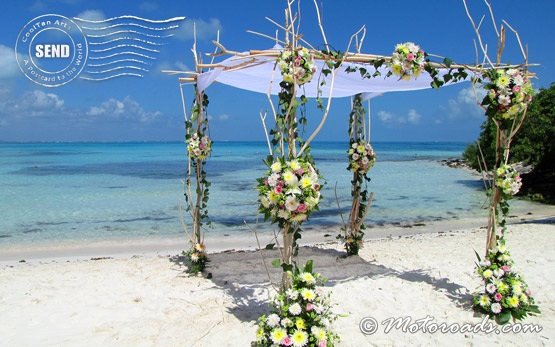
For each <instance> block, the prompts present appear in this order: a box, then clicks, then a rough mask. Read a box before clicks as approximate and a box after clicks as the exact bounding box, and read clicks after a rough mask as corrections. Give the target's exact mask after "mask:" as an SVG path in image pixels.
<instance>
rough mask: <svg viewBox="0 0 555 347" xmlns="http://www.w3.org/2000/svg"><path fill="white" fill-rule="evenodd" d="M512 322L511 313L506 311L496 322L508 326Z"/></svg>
mask: <svg viewBox="0 0 555 347" xmlns="http://www.w3.org/2000/svg"><path fill="white" fill-rule="evenodd" d="M510 320H511V311H505V312H503V313H501V314H500V315H499V316H497V318H496V321H497V323H499V324H501V325H503V324H507V323H508V322H509V321H510Z"/></svg>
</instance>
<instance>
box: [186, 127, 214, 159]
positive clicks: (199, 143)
mask: <svg viewBox="0 0 555 347" xmlns="http://www.w3.org/2000/svg"><path fill="white" fill-rule="evenodd" d="M211 150H212V141H211V140H210V138H209V137H208V136H207V135H203V134H201V133H200V132H194V133H193V134H191V137H190V138H188V139H187V151H188V152H189V156H191V158H193V159H198V160H204V159H206V158H207V157H208V156H209V155H210V151H211Z"/></svg>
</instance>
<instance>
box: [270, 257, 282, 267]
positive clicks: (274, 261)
mask: <svg viewBox="0 0 555 347" xmlns="http://www.w3.org/2000/svg"><path fill="white" fill-rule="evenodd" d="M280 265H281V259H278V258H276V259H274V260H272V266H273V267H275V268H278V267H280Z"/></svg>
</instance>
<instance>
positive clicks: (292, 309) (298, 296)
mask: <svg viewBox="0 0 555 347" xmlns="http://www.w3.org/2000/svg"><path fill="white" fill-rule="evenodd" d="M324 282H325V281H324V280H323V279H322V277H321V276H320V274H315V273H313V272H312V260H309V261H308V262H307V263H306V265H305V266H304V268H302V269H300V270H299V269H298V268H296V269H295V272H294V274H293V286H292V287H291V288H290V289H288V290H287V291H286V292H284V293H279V294H278V295H277V296H276V297H275V298H274V300H273V302H272V313H271V314H269V315H267V316H266V315H263V316H261V317H260V318H259V319H258V330H257V333H256V344H257V346H295V347H302V346H317V347H326V346H328V347H330V346H334V345H336V344H337V342H339V337H338V336H337V335H336V334H334V333H333V332H332V331H331V329H330V325H331V323H332V322H333V321H335V320H336V319H337V315H336V314H334V313H333V312H332V311H331V304H330V294H329V293H326V292H324V290H323V289H322V288H321V287H319V286H320V285H322V284H323V283H324Z"/></svg>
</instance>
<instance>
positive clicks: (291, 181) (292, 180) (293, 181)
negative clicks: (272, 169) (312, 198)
mask: <svg viewBox="0 0 555 347" xmlns="http://www.w3.org/2000/svg"><path fill="white" fill-rule="evenodd" d="M283 180H284V181H285V184H287V185H288V186H290V187H296V186H297V185H298V184H299V179H298V178H297V175H295V174H294V173H293V172H291V171H290V170H287V171H285V172H284V173H283Z"/></svg>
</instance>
